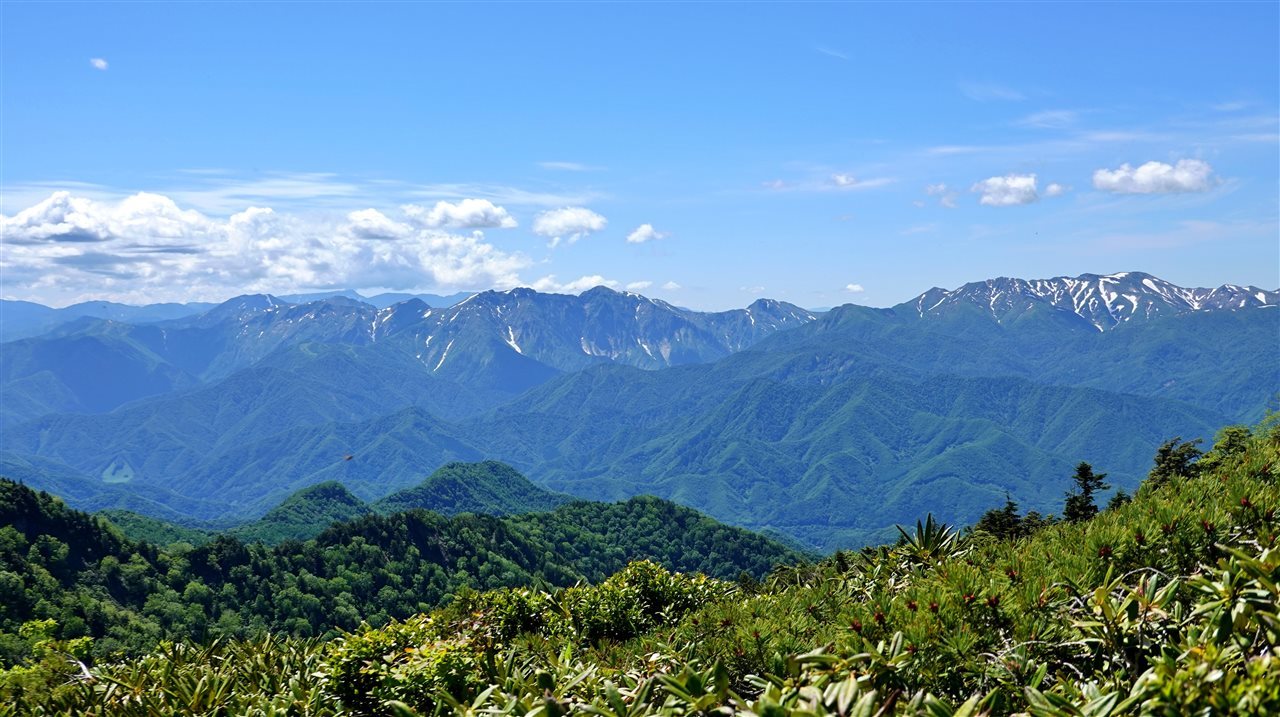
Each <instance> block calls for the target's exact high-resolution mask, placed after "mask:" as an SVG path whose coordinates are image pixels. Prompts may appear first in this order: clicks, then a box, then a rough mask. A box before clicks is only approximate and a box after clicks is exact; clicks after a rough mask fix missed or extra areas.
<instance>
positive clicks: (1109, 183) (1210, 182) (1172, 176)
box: [1093, 159, 1216, 194]
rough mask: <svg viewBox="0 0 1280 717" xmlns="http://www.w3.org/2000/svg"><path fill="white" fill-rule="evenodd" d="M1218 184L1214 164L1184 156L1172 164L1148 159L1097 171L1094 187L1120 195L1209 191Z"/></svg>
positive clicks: (1094, 176)
mask: <svg viewBox="0 0 1280 717" xmlns="http://www.w3.org/2000/svg"><path fill="white" fill-rule="evenodd" d="M1215 183H1216V179H1215V177H1214V176H1213V167H1210V166H1209V163H1208V162H1203V161H1201V160H1198V159H1180V160H1178V161H1177V163H1175V164H1172V165H1170V164H1165V163H1164V162H1147V163H1146V164H1144V165H1142V166H1140V167H1137V168H1135V167H1132V166H1130V165H1129V164H1122V165H1120V166H1119V167H1118V168H1116V169H1099V170H1097V171H1096V172H1094V173H1093V187H1094V189H1099V190H1102V191H1104V192H1114V193H1116V194H1178V193H1182V192H1207V191H1209V190H1210V189H1212V188H1213V186H1214V184H1215Z"/></svg>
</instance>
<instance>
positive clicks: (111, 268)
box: [0, 192, 529, 303]
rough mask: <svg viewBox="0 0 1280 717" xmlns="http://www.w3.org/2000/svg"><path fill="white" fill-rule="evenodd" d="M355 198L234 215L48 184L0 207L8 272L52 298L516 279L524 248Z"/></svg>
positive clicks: (191, 296) (215, 294)
mask: <svg viewBox="0 0 1280 717" xmlns="http://www.w3.org/2000/svg"><path fill="white" fill-rule="evenodd" d="M405 219H407V217H396V216H388V215H387V214H385V213H383V212H382V211H379V210H377V209H360V210H357V211H352V212H349V213H347V214H345V215H339V216H338V217H328V216H323V217H321V216H308V217H301V216H295V215H291V214H284V213H280V212H277V211H275V210H273V209H271V208H269V207H247V208H244V209H242V210H241V211H238V212H236V213H234V214H231V215H230V216H229V217H226V218H225V219H224V218H218V217H211V216H207V215H205V214H202V213H200V212H197V211H195V210H192V209H185V208H183V207H181V206H179V205H178V204H177V203H175V202H174V201H173V200H172V199H170V198H169V197H166V196H162V195H158V194H149V193H140V194H135V195H133V196H130V197H127V198H124V199H122V200H119V201H102V200H94V199H89V198H86V197H82V196H75V195H72V194H70V193H69V192H55V193H54V194H52V195H51V196H49V197H48V198H46V199H44V200H43V201H41V202H38V203H36V204H34V205H33V206H31V207H28V208H26V209H23V210H22V211H20V212H18V213H16V214H14V215H13V216H0V231H3V235H4V237H5V244H6V250H5V253H4V257H3V267H4V270H5V273H6V276H7V279H8V282H7V283H8V284H9V285H10V286H11V287H13V286H22V287H23V288H24V290H26V291H28V292H29V293H28V295H27V296H28V297H30V298H33V299H36V300H40V301H46V302H52V303H58V302H69V301H77V300H82V299H86V298H111V299H115V300H120V301H137V302H154V301H197V300H220V299H224V298H226V297H228V296H232V295H234V294H239V293H244V292H254V291H261V292H272V293H292V292H295V291H306V290H313V289H325V288H339V287H340V288H357V289H358V288H370V287H381V288H398V289H406V290H408V289H416V288H424V289H425V288H441V289H443V288H449V289H463V288H474V287H477V286H494V287H509V286H516V285H519V284H520V283H521V282H520V277H519V272H520V270H521V269H523V268H525V267H527V266H528V265H529V260H528V259H527V258H526V257H524V256H522V255H519V254H509V253H506V252H503V251H501V250H499V249H497V248H496V247H495V246H493V245H492V244H489V243H488V242H487V241H485V238H484V235H483V234H482V233H480V232H472V233H471V234H455V233H450V232H445V231H440V230H436V229H429V228H424V227H422V226H416V225H414V224H413V223H412V222H410V221H405Z"/></svg>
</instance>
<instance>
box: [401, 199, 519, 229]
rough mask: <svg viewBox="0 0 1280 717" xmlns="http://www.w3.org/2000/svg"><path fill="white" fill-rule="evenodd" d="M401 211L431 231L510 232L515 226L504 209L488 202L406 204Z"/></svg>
mask: <svg viewBox="0 0 1280 717" xmlns="http://www.w3.org/2000/svg"><path fill="white" fill-rule="evenodd" d="M402 209H403V210H404V213H405V214H407V215H408V216H409V217H411V218H413V219H415V220H417V221H419V222H421V223H422V224H423V225H424V226H428V227H432V228H441V227H448V228H452V229H464V228H465V229H477V228H482V227H496V228H501V229H512V228H514V227H515V226H516V220H515V219H514V218H512V216H511V215H510V214H508V213H507V210H506V209H504V208H502V207H500V206H498V205H496V204H494V203H493V202H491V201H489V200H488V199H463V200H462V201H459V202H454V203H451V202H445V201H439V202H436V205H435V206H434V207H432V208H430V209H427V208H426V207H420V206H418V205H416V204H406V205H405V206H404V207H402Z"/></svg>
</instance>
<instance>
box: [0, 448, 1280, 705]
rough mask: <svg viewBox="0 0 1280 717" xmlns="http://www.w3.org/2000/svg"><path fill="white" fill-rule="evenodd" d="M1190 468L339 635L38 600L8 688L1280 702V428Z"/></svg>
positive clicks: (434, 696)
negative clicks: (1032, 507) (766, 565)
mask: <svg viewBox="0 0 1280 717" xmlns="http://www.w3.org/2000/svg"><path fill="white" fill-rule="evenodd" d="M1194 473H1195V475H1192V476H1172V477H1163V478H1162V479H1161V480H1158V481H1155V480H1153V481H1148V483H1147V484H1144V485H1143V487H1142V488H1141V489H1140V490H1139V491H1138V493H1137V495H1136V496H1134V499H1133V500H1132V501H1131V502H1128V503H1123V504H1117V505H1116V506H1114V507H1112V508H1109V509H1108V510H1106V511H1103V512H1102V513H1100V514H1099V515H1097V516H1096V517H1094V518H1092V519H1090V520H1087V521H1083V522H1079V523H1069V522H1058V523H1054V524H1051V525H1048V526H1046V527H1040V528H1039V529H1037V530H1036V531H1034V532H1033V533H1032V534H1031V535H1028V536H1026V537H1021V538H1016V539H999V538H996V537H994V536H992V535H990V534H988V533H985V532H983V531H974V532H971V533H967V534H961V533H959V532H957V531H954V530H952V529H950V528H948V527H945V526H941V525H938V524H936V523H934V522H933V521H931V520H928V521H925V522H923V523H921V524H918V525H917V526H915V528H914V529H911V530H906V531H904V534H903V539H902V540H901V541H899V543H898V544H897V545H894V546H885V547H882V548H878V549H873V550H866V551H863V552H861V553H856V554H850V553H840V554H837V555H835V556H833V557H832V558H830V559H828V560H825V561H823V562H821V563H818V564H816V565H803V564H802V565H797V566H794V567H790V568H784V569H779V570H776V571H774V572H773V573H772V574H771V575H770V576H769V577H768V578H766V579H765V580H764V581H763V582H760V583H757V582H755V581H753V580H748V579H743V580H739V581H736V582H726V581H719V580H714V579H710V578H706V577H702V576H693V575H682V574H678V573H671V572H668V571H666V570H664V569H662V568H660V567H658V566H656V565H654V564H652V563H648V562H640V563H633V564H632V565H630V566H628V567H627V568H626V569H624V570H622V571H621V572H619V573H617V574H615V575H613V576H612V577H610V578H609V579H607V580H605V581H603V582H601V583H600V584H598V585H595V586H586V585H580V586H577V587H571V588H567V589H564V590H557V591H551V592H544V591H538V590H531V589H526V588H522V589H504V590H497V591H490V592H483V593H474V592H464V593H463V594H461V595H460V596H458V597H457V599H455V600H454V601H453V602H452V603H451V604H450V605H449V606H448V607H445V608H443V609H440V610H437V611H435V612H432V613H429V614H422V615H418V616H415V617H411V618H409V619H406V620H403V621H393V622H391V623H389V624H386V625H383V626H380V627H369V626H365V627H361V628H358V629H356V630H354V631H352V632H349V633H346V634H344V635H342V636H341V637H339V638H337V639H334V640H330V641H327V642H319V641H307V640H300V639H293V638H282V637H271V636H267V637H260V638H257V639H254V640H249V641H239V640H223V641H215V642H213V643H211V644H206V645H204V646H187V645H181V644H170V643H166V644H162V645H161V646H160V647H158V648H157V649H156V650H155V651H154V652H153V653H152V654H149V655H147V656H145V657H141V658H134V659H125V660H119V661H99V662H97V663H95V664H86V660H85V656H86V655H88V654H89V647H90V646H89V645H88V644H87V641H86V640H84V639H80V640H74V639H73V640H56V639H53V638H52V637H48V636H50V635H53V634H54V632H53V627H54V626H52V625H50V624H45V623H40V622H30V623H28V624H27V625H26V626H24V630H26V631H27V639H29V640H30V641H31V643H32V644H33V645H34V646H35V653H34V656H33V658H32V659H31V660H29V661H28V662H27V663H26V664H23V665H19V666H17V667H14V668H12V669H10V670H8V671H7V672H6V673H4V674H3V676H2V677H0V693H2V694H0V697H2V698H3V699H0V703H2V706H0V714H103V715H107V714H109V715H161V714H201V715H233V714H234V715H240V714H245V715H286V714H287V715H360V714H389V715H412V714H429V713H433V712H442V713H443V712H451V713H458V714H467V715H482V714H484V715H499V714H509V715H516V714H520V715H528V714H539V715H560V714H568V713H579V714H595V715H607V716H613V717H623V716H624V715H641V714H664V715H682V714H692V713H718V714H727V713H734V712H739V713H745V714H755V715H762V716H763V715H779V716H781V715H828V714H831V715H837V714H838V715H867V716H868V717H869V716H871V715H878V714H908V715H930V716H932V717H944V716H946V715H973V714H988V713H990V714H1013V713H1026V714H1032V715H1045V716H1048V715H1055V716H1056V715H1096V716H1105V715H1129V714H1158V715H1183V714H1277V713H1280V659H1277V657H1276V656H1275V655H1274V651H1275V648H1276V645H1277V641H1278V640H1280V607H1278V603H1280V588H1278V585H1280V549H1278V548H1277V547H1276V535H1277V530H1278V528H1280V525H1278V524H1277V516H1276V510H1277V508H1280V485H1278V484H1277V479H1278V478H1280V431H1277V430H1276V429H1275V428H1274V427H1270V428H1265V429H1263V430H1260V431H1258V433H1257V434H1256V435H1254V436H1242V435H1241V434H1240V433H1238V432H1237V433H1235V434H1233V435H1232V437H1231V440H1229V441H1222V442H1220V444H1219V446H1217V447H1215V449H1214V450H1213V451H1211V452H1210V453H1209V454H1208V455H1207V456H1205V458H1204V459H1202V460H1201V461H1200V464H1199V470H1197V471H1195V472H1194Z"/></svg>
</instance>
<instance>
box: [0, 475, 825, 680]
mask: <svg viewBox="0 0 1280 717" xmlns="http://www.w3.org/2000/svg"><path fill="white" fill-rule="evenodd" d="M343 495H344V491H342V490H340V489H339V487H335V486H328V485H322V486H318V487H317V488H315V489H313V490H311V491H309V492H308V493H307V494H306V495H305V496H304V497H312V498H314V497H316V496H321V497H325V498H326V501H324V502H322V504H324V503H327V502H328V501H329V499H335V500H337V502H338V503H340V504H345V503H346V501H345V499H343ZM298 504H299V503H298V502H297V501H294V502H286V504H285V505H284V506H282V508H289V509H291V508H292V507H296V506H297V505H298ZM286 512H287V511H286ZM308 514H310V513H308ZM0 525H3V526H4V527H3V528H0V566H3V568H2V569H0V583H2V585H0V587H3V588H4V590H3V596H4V597H3V605H2V607H3V609H2V610H0V647H3V650H4V655H5V658H4V659H7V660H12V659H15V658H16V657H17V656H18V655H20V654H21V653H22V652H23V650H25V649H26V647H25V646H26V644H27V641H25V640H23V639H22V638H20V637H19V635H18V632H19V628H20V627H21V625H22V624H23V623H25V622H27V621H30V620H33V619H53V620H55V621H56V622H57V624H58V625H59V633H58V634H59V636H60V637H63V638H75V637H81V636H89V637H93V638H95V643H94V644H95V649H96V650H97V651H98V654H103V655H105V654H111V653H114V652H117V651H126V652H136V651H139V650H143V649H147V648H150V647H151V646H153V645H154V644H156V642H157V641H158V640H160V639H162V638H170V639H187V640H206V639H210V638H213V637H218V636H245V635H250V634H259V633H263V632H266V631H283V632H285V633H287V634H292V635H298V636H306V635H322V634H326V633H331V632H332V631H334V630H337V629H352V628H354V627H356V626H357V625H358V624H360V622H361V621H365V620H367V621H369V622H371V623H373V624H383V623H385V622H386V621H388V620H389V619H392V618H405V617H408V616H409V615H412V614H415V613H418V612H421V611H424V610H429V609H431V608H433V607H435V606H437V605H440V604H443V603H446V602H449V601H450V600H453V599H454V598H455V597H456V596H457V595H458V594H459V592H460V591H467V590H489V589H495V588H501V587H516V586H525V585H548V586H566V585H572V584H574V583H577V582H579V581H599V580H603V579H604V578H605V577H607V576H608V575H610V574H612V573H614V572H616V571H618V570H620V569H621V568H622V567H623V566H625V565H626V564H627V562H629V561H631V560H637V559H652V560H655V561H657V562H658V563H660V564H662V565H665V566H667V567H668V568H670V569H673V570H681V571H700V572H704V573H706V574H708V575H711V576H715V577H721V578H735V577H737V576H738V575H740V574H742V573H746V574H749V575H753V576H756V577H759V576H762V575H764V574H765V573H767V572H768V571H769V570H770V569H771V568H773V567H774V566H775V565H777V564H780V563H790V562H795V561H797V560H800V559H801V558H802V555H801V554H800V553H797V552H796V551H794V550H792V549H791V548H788V547H786V546H785V545H782V544H780V543H778V542H776V541H773V540H770V539H768V538H766V537H763V536H760V535H756V534H753V533H750V532H748V531H745V530H742V529H739V528H732V527H728V526H724V525H721V524H719V523H717V522H716V521H714V520H711V519H709V518H706V517H705V516H702V515H699V514H697V513H696V512H695V511H693V510H690V509H688V508H684V507H681V506H678V505H675V504H673V503H670V502H667V501H662V500H658V499H656V498H645V497H641V498H634V499H631V500H629V501H625V502H622V503H617V504H593V503H585V502H575V503H570V504H567V505H564V506H562V507H561V508H558V509H556V510H554V511H551V512H545V513H537V514H527V515H522V516H512V517H499V516H488V515H477V514H461V515H457V516H453V517H448V516H443V515H440V514H437V513H432V512H428V511H425V510H421V509H414V510H410V511H407V512H401V513H394V514H391V515H376V514H366V515H363V516H361V517H358V518H355V519H352V520H348V521H346V522H338V523H334V524H333V525H331V526H330V527H328V528H327V529H324V530H323V531H322V532H321V533H320V534H319V535H318V536H316V537H315V538H314V539H312V540H308V541H305V542H300V541H296V540H285V541H284V542H282V543H280V544H278V545H274V546H272V545H267V544H263V543H245V542H242V540H241V539H239V538H238V537H236V535H235V534H234V533H233V534H209V533H206V534H204V535H205V536H206V537H207V538H208V540H207V542H204V543H203V544H200V545H198V546H193V545H191V544H189V543H183V542H181V541H179V542H176V543H173V544H172V545H170V546H169V547H167V548H160V547H157V546H156V545H154V544H152V543H148V542H140V541H134V540H130V539H128V538H126V537H124V535H123V534H122V533H121V531H120V530H119V529H118V528H116V527H115V526H113V525H111V524H110V523H108V522H107V521H106V520H104V519H101V518H98V517H95V516H91V515H88V514H86V513H83V512H80V511H76V510H72V509H70V508H68V507H67V506H66V505H65V504H64V503H63V502H62V501H61V500H59V499H57V498H55V497H53V496H50V495H48V494H47V493H38V492H35V491H32V490H30V489H29V488H26V487H25V486H22V485H20V484H18V483H14V482H12V481H8V480H2V481H0ZM257 525H259V526H261V525H263V524H261V523H260V524H257ZM267 525H268V526H269V525H271V524H267ZM161 527H162V526H160V525H157V524H155V523H151V524H150V525H149V526H148V527H147V529H148V530H150V531H152V532H153V533H156V534H164V533H163V532H162V531H160V530H159V529H160V528H161ZM183 536H184V533H183V532H182V531H181V530H177V529H174V530H171V531H169V532H168V533H167V534H166V537H178V538H181V537H183Z"/></svg>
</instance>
